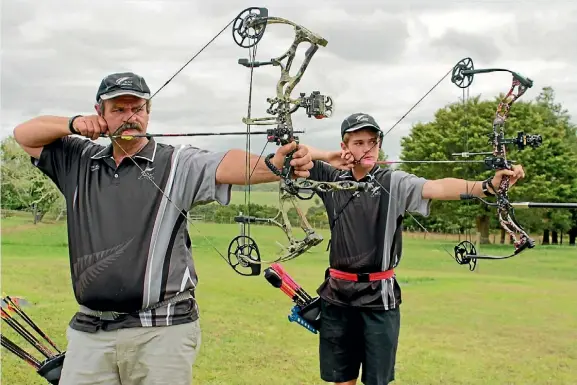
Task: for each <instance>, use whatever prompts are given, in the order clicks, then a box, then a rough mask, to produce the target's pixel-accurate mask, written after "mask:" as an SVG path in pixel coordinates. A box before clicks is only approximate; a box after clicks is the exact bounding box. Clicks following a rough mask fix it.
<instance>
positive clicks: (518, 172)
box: [491, 164, 525, 188]
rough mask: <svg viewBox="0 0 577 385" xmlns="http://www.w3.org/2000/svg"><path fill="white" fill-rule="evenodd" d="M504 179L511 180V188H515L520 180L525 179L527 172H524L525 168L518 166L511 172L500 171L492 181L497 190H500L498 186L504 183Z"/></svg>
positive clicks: (506, 170) (509, 182) (513, 167)
mask: <svg viewBox="0 0 577 385" xmlns="http://www.w3.org/2000/svg"><path fill="white" fill-rule="evenodd" d="M504 177H508V178H509V181H508V185H509V187H511V186H513V185H514V184H515V183H517V181H518V180H519V179H523V178H525V171H524V170H523V166H521V165H520V164H517V165H514V166H512V168H511V169H510V170H509V169H504V170H498V171H497V172H496V173H495V176H494V177H493V179H492V181H491V183H492V185H493V186H494V187H495V188H498V186H499V185H500V184H501V183H502V181H503V178H504Z"/></svg>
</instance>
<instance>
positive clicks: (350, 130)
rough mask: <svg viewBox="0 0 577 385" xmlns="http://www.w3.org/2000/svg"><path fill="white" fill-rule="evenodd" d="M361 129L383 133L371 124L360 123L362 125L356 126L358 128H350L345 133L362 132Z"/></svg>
mask: <svg viewBox="0 0 577 385" xmlns="http://www.w3.org/2000/svg"><path fill="white" fill-rule="evenodd" d="M361 128H372V129H373V130H375V131H381V129H380V128H379V127H377V126H375V125H374V124H371V123H360V124H358V125H356V126H352V127H350V128H347V129H346V130H345V132H344V133H345V134H346V133H348V132H355V131H358V130H360V129H361Z"/></svg>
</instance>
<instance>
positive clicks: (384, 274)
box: [329, 268, 395, 282]
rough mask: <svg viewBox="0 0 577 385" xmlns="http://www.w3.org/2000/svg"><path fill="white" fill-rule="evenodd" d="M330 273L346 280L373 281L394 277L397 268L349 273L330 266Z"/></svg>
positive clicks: (333, 276) (334, 276)
mask: <svg viewBox="0 0 577 385" xmlns="http://www.w3.org/2000/svg"><path fill="white" fill-rule="evenodd" d="M329 274H330V276H331V277H332V278H337V279H344V280H345V281H353V282H372V281H380V280H381V279H389V278H392V277H394V275H395V270H394V269H391V270H387V271H379V272H376V273H347V272H345V271H340V270H336V269H332V268H330V269H329Z"/></svg>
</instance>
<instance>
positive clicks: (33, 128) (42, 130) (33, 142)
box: [14, 116, 70, 148]
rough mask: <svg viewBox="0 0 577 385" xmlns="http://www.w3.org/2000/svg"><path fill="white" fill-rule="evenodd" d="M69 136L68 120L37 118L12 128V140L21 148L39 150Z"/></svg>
mask: <svg viewBox="0 0 577 385" xmlns="http://www.w3.org/2000/svg"><path fill="white" fill-rule="evenodd" d="M67 135H70V130H69V129H68V118H66V117H60V116H39V117H37V118H34V119H30V120H28V121H26V122H24V123H21V124H19V125H18V126H16V127H15V128H14V139H15V140H16V142H18V143H19V144H20V145H21V146H23V147H29V148H40V147H43V146H45V145H47V144H50V143H52V142H54V141H55V140H56V139H59V138H62V137H64V136H67Z"/></svg>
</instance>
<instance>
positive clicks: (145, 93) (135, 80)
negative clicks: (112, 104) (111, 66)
mask: <svg viewBox="0 0 577 385" xmlns="http://www.w3.org/2000/svg"><path fill="white" fill-rule="evenodd" d="M120 95H134V96H137V97H139V98H143V99H150V88H148V85H147V84H146V82H145V81H144V78H143V77H141V76H138V75H136V74H135V73H132V72H118V73H114V74H110V75H108V76H106V77H105V78H104V79H102V82H100V87H98V92H97V93H96V101H97V102H100V100H107V99H111V98H115V97H117V96H120Z"/></svg>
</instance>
